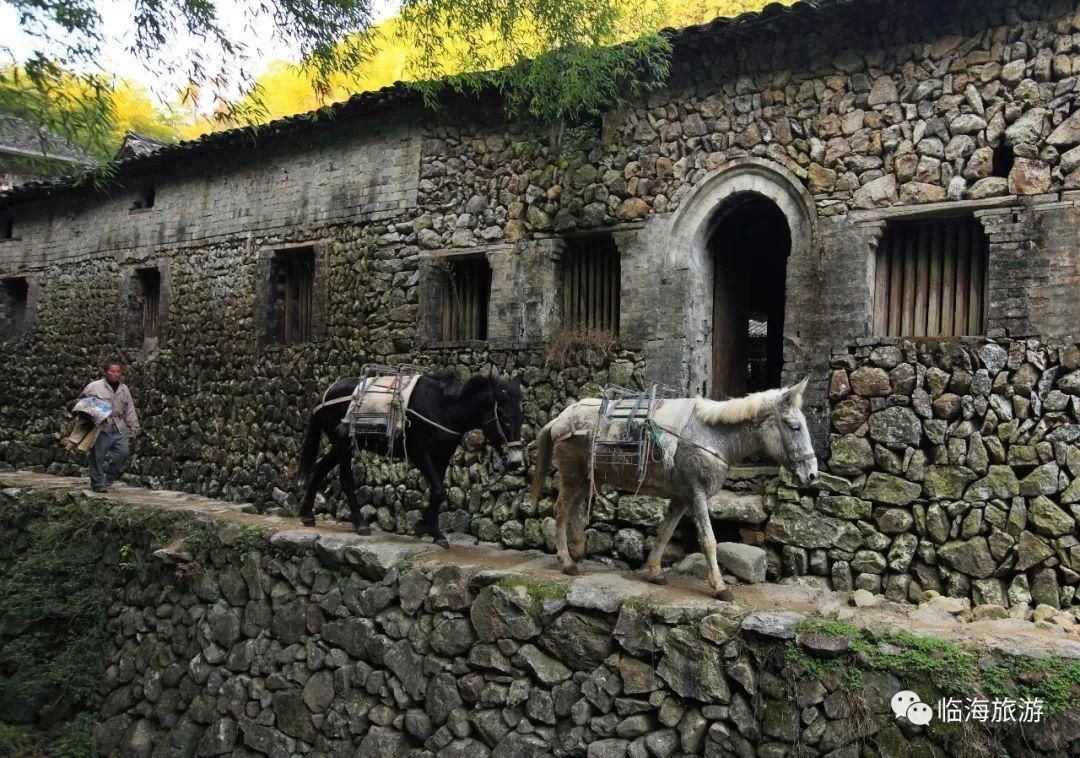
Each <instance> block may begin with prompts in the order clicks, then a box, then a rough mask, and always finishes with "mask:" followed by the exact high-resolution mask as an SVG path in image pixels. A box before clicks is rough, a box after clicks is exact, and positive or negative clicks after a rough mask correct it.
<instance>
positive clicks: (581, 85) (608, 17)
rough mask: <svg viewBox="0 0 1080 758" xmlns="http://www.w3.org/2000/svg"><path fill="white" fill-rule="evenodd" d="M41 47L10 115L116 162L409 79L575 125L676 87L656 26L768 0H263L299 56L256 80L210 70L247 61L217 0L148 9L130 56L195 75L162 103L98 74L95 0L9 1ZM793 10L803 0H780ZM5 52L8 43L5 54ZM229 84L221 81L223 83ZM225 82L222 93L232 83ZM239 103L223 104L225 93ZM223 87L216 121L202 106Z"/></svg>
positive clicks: (262, 8)
mask: <svg viewBox="0 0 1080 758" xmlns="http://www.w3.org/2000/svg"><path fill="white" fill-rule="evenodd" d="M3 1H4V2H6V3H7V4H8V5H11V6H14V7H15V9H16V10H17V11H18V13H19V18H20V27H21V31H22V32H24V33H26V34H28V35H30V36H31V37H32V38H33V39H34V40H35V42H36V43H39V44H37V48H36V49H35V51H34V53H33V54H32V55H31V56H30V57H29V58H28V59H25V60H22V61H19V62H18V65H8V66H6V67H4V68H0V112H7V113H12V114H15V115H19V116H21V117H24V118H27V119H28V120H30V121H32V122H34V123H36V124H38V125H40V126H42V127H44V128H45V129H47V130H49V131H51V132H54V133H56V134H59V135H60V136H62V137H64V138H66V139H68V140H69V141H71V142H72V143H74V144H77V145H79V146H80V147H82V148H83V149H85V150H86V151H87V152H89V153H90V154H92V155H94V156H96V157H98V158H100V159H102V160H107V159H108V158H109V157H110V156H111V155H112V154H113V153H114V152H115V150H116V148H117V147H118V144H119V141H120V139H121V138H122V136H123V134H124V132H125V131H126V130H128V129H130V130H133V131H136V132H139V133H141V134H145V135H147V136H150V137H154V138H156V139H162V140H165V141H172V140H176V139H185V138H192V137H195V136H197V135H199V134H201V133H204V132H206V131H210V130H212V129H220V128H233V127H236V126H244V125H249V124H259V123H265V122H267V121H270V120H273V119H275V118H280V117H282V116H287V115H291V114H295V113H302V112H306V111H311V110H315V109H318V108H320V107H322V106H325V105H327V104H329V103H331V102H335V101H340V100H344V99H346V98H348V97H349V96H350V95H352V94H354V93H357V92H363V91H370V90H376V89H379V88H381V87H385V86H387V85H390V84H393V83H394V82H398V81H404V82H407V83H409V85H410V86H412V87H415V88H417V89H418V90H420V91H421V92H422V93H423V94H424V97H425V99H426V101H427V102H428V103H429V104H431V105H434V104H435V103H436V102H437V99H438V94H439V93H440V92H441V91H443V90H445V89H446V88H451V89H456V90H458V91H475V90H480V89H489V88H494V89H496V90H498V91H500V92H502V93H503V96H504V100H505V103H506V107H507V110H508V111H509V112H510V113H511V114H513V115H522V114H528V115H531V116H533V117H536V118H538V119H542V120H554V121H572V120H575V119H578V118H580V117H583V116H586V115H589V114H595V113H599V112H602V111H603V110H605V109H607V108H609V107H612V106H613V105H615V104H617V103H618V102H619V101H620V100H623V99H625V98H629V97H633V96H634V95H635V94H637V93H639V92H641V91H643V90H647V89H650V88H653V87H656V86H659V85H660V84H662V83H663V81H664V80H665V79H666V76H667V71H668V59H669V53H670V50H669V43H668V41H667V40H666V38H664V37H663V36H662V35H659V34H657V31H658V30H659V29H661V28H664V27H676V28H678V27H682V26H688V25H691V24H699V23H704V22H706V21H709V20H711V19H713V18H716V17H718V16H728V17H730V16H737V15H739V14H741V13H744V12H747V11H754V10H759V9H760V8H761V7H762V6H764V5H765V4H766V2H765V0H689V2H684V1H682V0H679V2H674V0H671V1H670V2H669V0H404V1H403V2H402V3H401V5H400V7H399V11H398V14H397V15H395V16H394V17H392V18H390V19H389V20H388V21H386V22H384V23H382V24H380V25H377V26H376V25H374V24H373V16H372V13H373V9H372V4H373V0H258V1H257V2H253V3H250V4H247V6H245V7H246V8H247V9H248V10H247V11H246V12H247V13H249V14H250V16H251V18H252V19H253V20H254V19H256V18H269V19H272V21H273V28H274V30H275V31H274V34H275V35H276V36H277V37H278V38H280V39H281V40H283V41H285V42H287V43H289V44H290V45H291V47H292V48H293V49H297V50H300V51H301V53H302V59H301V60H300V61H298V62H287V61H281V60H277V61H271V62H270V63H269V64H268V65H266V67H265V69H264V70H262V71H261V73H259V74H258V75H252V74H251V73H250V72H248V71H246V70H245V69H244V68H243V66H242V65H240V66H236V67H233V68H232V69H230V70H229V71H226V70H224V69H221V68H219V67H217V66H216V64H213V63H212V61H221V60H234V61H240V62H241V63H242V61H243V60H244V54H245V45H249V44H252V42H250V41H248V40H245V39H244V38H243V35H244V29H243V28H233V26H230V27H229V28H225V26H224V25H223V24H222V23H221V21H220V19H219V18H218V15H217V11H216V8H215V6H214V3H213V2H211V1H210V0H154V2H145V1H144V0H140V1H139V2H137V3H136V4H135V8H136V14H137V15H136V18H135V30H136V31H135V34H134V36H133V38H132V39H131V40H130V43H129V44H130V52H131V53H132V54H133V55H134V56H135V57H136V58H137V59H138V60H139V61H140V62H142V64H143V65H144V66H145V67H146V68H147V69H148V70H150V71H154V72H160V73H161V74H162V75H165V74H169V75H174V74H176V73H177V72H180V73H181V74H182V75H183V76H184V77H185V78H186V79H187V81H188V82H189V84H188V86H187V87H186V88H185V89H184V90H183V91H181V92H179V93H177V94H176V96H175V97H174V98H173V99H172V102H171V103H170V104H169V105H168V106H163V105H161V104H160V103H156V102H155V100H154V98H153V97H152V96H151V95H150V93H149V92H147V91H146V90H145V89H143V88H141V87H139V86H138V85H136V84H134V83H133V82H132V81H131V80H129V79H120V78H117V77H115V76H113V75H112V74H111V73H110V72H106V71H103V70H101V69H100V67H99V65H98V61H99V60H100V53H101V49H102V45H103V42H104V34H105V29H104V28H103V24H102V19H101V14H100V12H99V9H98V5H97V2H98V1H99V0H54V1H52V2H44V3H43V2H41V1H40V0H3ZM782 1H783V2H785V3H790V2H793V1H794V0H782ZM5 51H6V52H8V53H9V55H10V51H9V50H6V48H5V47H4V45H3V43H0V53H4V52H5ZM230 76H231V77H232V78H233V79H234V80H235V81H231V82H230V81H226V79H227V78H228V77H230ZM226 85H228V86H226ZM237 87H239V88H240V89H241V90H242V91H243V92H244V93H245V94H244V95H242V96H240V97H226V96H224V95H221V94H220V93H223V92H228V91H236V89H237ZM206 92H214V93H217V94H216V100H215V101H214V102H213V104H212V107H211V112H210V113H209V114H207V113H206V112H205V111H206V100H207V98H206V97H199V95H200V94H202V93H206Z"/></svg>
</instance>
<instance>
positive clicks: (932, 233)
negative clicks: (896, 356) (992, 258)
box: [874, 216, 989, 337]
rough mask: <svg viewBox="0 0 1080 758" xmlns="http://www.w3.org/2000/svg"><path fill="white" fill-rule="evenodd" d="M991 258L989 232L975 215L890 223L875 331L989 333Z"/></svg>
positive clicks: (880, 252) (881, 254) (880, 261)
mask: <svg viewBox="0 0 1080 758" xmlns="http://www.w3.org/2000/svg"><path fill="white" fill-rule="evenodd" d="M988 258H989V247H988V245H987V241H986V233H985V232H984V231H983V228H982V225H981V224H980V223H979V221H978V220H977V219H975V218H973V217H971V216H967V217H962V218H946V219H931V220H921V221H900V222H890V223H889V224H888V225H887V226H886V227H885V234H884V235H883V237H882V239H881V243H880V244H879V245H878V249H877V268H876V270H877V274H876V282H875V292H874V302H875V306H874V333H875V334H878V335H883V336H889V337H960V336H976V335H980V334H985V332H986V302H987V296H986V293H987V262H988Z"/></svg>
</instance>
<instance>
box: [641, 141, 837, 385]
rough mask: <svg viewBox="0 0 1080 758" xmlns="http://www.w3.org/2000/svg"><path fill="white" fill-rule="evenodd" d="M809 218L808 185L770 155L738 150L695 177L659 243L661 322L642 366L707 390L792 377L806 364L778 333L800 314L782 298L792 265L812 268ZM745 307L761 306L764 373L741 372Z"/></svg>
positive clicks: (789, 330) (793, 336)
mask: <svg viewBox="0 0 1080 758" xmlns="http://www.w3.org/2000/svg"><path fill="white" fill-rule="evenodd" d="M815 227H816V216H815V213H814V204H813V200H812V198H811V197H810V194H809V193H808V192H807V191H806V188H805V187H804V186H803V184H802V182H801V181H799V178H798V177H796V176H795V175H794V174H793V173H792V172H791V171H789V170H788V169H786V168H784V167H783V166H781V165H780V164H778V163H775V162H774V161H770V160H766V159H764V158H740V159H737V160H734V161H731V162H729V163H726V164H724V165H722V166H720V167H719V168H717V169H715V170H714V171H711V172H710V173H708V174H706V175H705V176H704V177H702V178H701V179H699V180H698V181H696V182H695V183H694V187H693V189H691V190H690V191H689V192H688V193H687V194H686V196H685V197H683V198H682V199H681V200H680V205H679V209H678V210H677V211H676V212H675V214H674V215H673V216H672V218H671V221H670V222H669V225H667V226H666V227H665V228H664V229H663V230H662V234H663V235H664V236H663V239H662V240H661V241H660V242H659V243H658V244H661V245H663V249H665V250H666V256H665V264H666V265H665V275H664V276H662V277H661V281H660V282H659V294H658V297H657V309H656V323H657V324H661V325H663V328H662V329H661V330H660V331H659V332H658V333H657V335H656V338H655V339H654V340H653V341H651V342H650V343H649V344H647V345H646V361H647V362H648V364H649V366H650V375H652V376H656V377H657V378H658V380H659V381H664V382H667V383H669V384H672V385H675V386H680V387H683V388H685V389H686V391H688V392H689V393H691V394H698V393H700V394H702V395H705V396H707V397H729V396H733V395H738V394H741V393H743V392H745V391H746V390H747V389H750V388H754V387H756V386H757V384H759V383H760V382H762V381H764V382H765V383H766V384H767V385H768V386H774V387H775V386H776V385H777V384H779V383H781V382H793V381H797V380H798V379H800V378H801V375H797V374H798V373H799V372H800V371H804V370H805V366H802V365H800V364H801V362H800V360H799V359H798V356H796V355H794V353H791V351H789V353H791V354H786V355H785V354H784V345H785V337H786V338H788V339H789V340H793V341H795V342H797V341H798V339H799V336H798V329H797V328H796V326H797V324H798V321H797V318H798V314H796V313H792V312H791V309H790V308H788V309H785V308H784V301H785V299H786V298H785V293H787V294H789V295H790V294H791V290H790V287H789V286H788V283H789V282H790V281H791V280H792V275H793V271H796V272H797V271H801V272H802V274H801V279H799V278H798V277H796V279H797V280H800V281H805V280H806V275H805V274H806V271H807V270H811V269H813V268H814V264H813V262H812V261H811V259H810V258H811V250H812V249H813V240H814V231H815ZM752 313H757V314H759V315H762V318H760V319H758V318H755V319H754V320H755V321H759V322H761V323H759V324H757V325H756V327H755V330H756V333H759V334H760V333H764V339H765V345H764V346H763V350H764V351H765V355H764V358H763V362H764V365H763V366H761V367H760V369H759V375H760V371H764V372H765V373H764V379H758V378H756V377H754V376H750V375H748V369H749V368H750V364H749V354H750V352H751V347H752V345H751V343H750V333H749V329H750V316H751V314H752ZM680 327H681V328H680ZM788 344H789V346H790V344H792V343H791V342H789V343H788ZM732 350H734V351H735V353H734V354H733V355H730V356H729V355H723V353H725V352H727V351H732ZM740 351H741V353H740ZM761 363H762V362H761V361H759V364H761ZM738 367H741V369H739V370H736V369H737V368H738ZM748 380H750V381H748Z"/></svg>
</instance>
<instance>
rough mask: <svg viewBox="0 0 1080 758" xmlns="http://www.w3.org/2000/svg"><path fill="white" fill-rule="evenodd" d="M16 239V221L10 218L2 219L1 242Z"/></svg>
mask: <svg viewBox="0 0 1080 758" xmlns="http://www.w3.org/2000/svg"><path fill="white" fill-rule="evenodd" d="M14 238H15V221H14V219H10V218H0V240H9V239H14Z"/></svg>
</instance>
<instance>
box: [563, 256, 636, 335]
mask: <svg viewBox="0 0 1080 758" xmlns="http://www.w3.org/2000/svg"><path fill="white" fill-rule="evenodd" d="M562 260H563V265H562V270H563V312H562V320H563V327H564V328H567V329H575V328H579V327H580V328H587V329H600V330H602V331H606V332H610V333H611V334H618V333H619V297H620V284H619V283H620V278H621V266H620V262H619V249H618V247H616V245H615V241H614V240H613V239H612V238H611V235H603V236H594V237H581V238H577V239H572V240H568V241H567V245H566V249H565V251H564V252H563V259H562Z"/></svg>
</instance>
